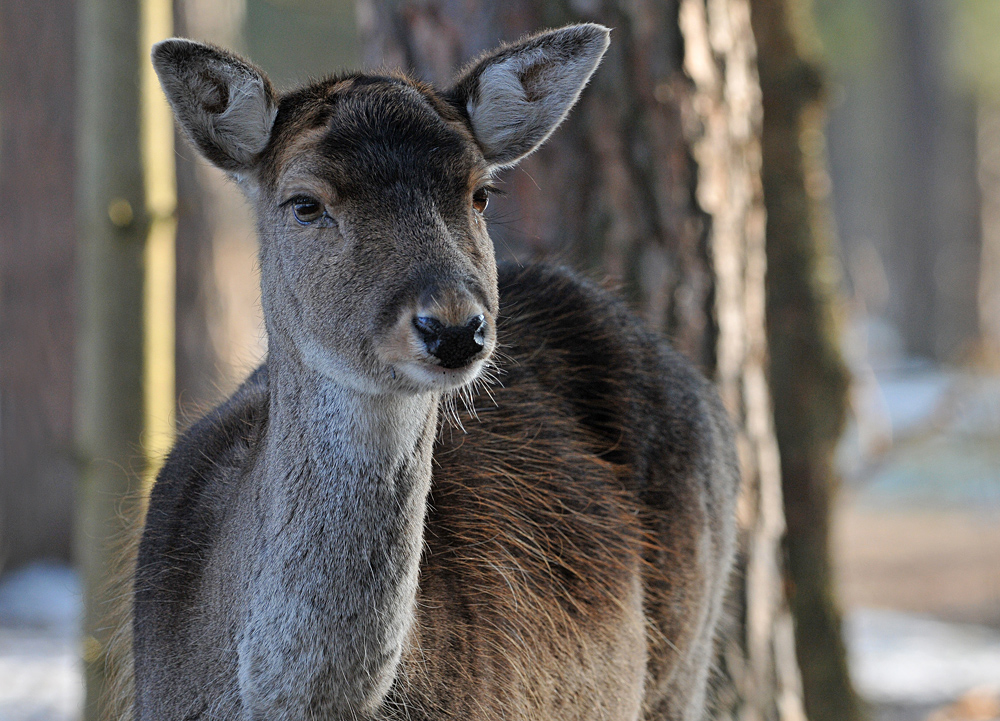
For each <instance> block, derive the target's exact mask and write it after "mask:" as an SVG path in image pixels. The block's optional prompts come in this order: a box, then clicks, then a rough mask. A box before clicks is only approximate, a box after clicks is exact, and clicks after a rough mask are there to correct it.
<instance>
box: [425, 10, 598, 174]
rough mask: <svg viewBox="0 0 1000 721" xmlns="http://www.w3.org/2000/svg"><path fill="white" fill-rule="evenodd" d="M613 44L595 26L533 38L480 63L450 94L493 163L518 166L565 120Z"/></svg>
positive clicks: (579, 27)
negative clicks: (466, 117)
mask: <svg viewBox="0 0 1000 721" xmlns="http://www.w3.org/2000/svg"><path fill="white" fill-rule="evenodd" d="M609 42H610V30H608V28H606V27H604V26H602V25H596V24H593V23H586V24H582V25H570V26H569V27H565V28H562V29H560V30H551V31H549V32H544V33H540V34H538V35H533V36H530V37H527V38H525V39H523V40H520V41H519V42H516V43H514V44H512V45H506V46H501V47H500V48H499V49H497V50H495V51H494V52H492V53H488V54H487V55H485V56H483V57H482V58H480V59H479V60H477V61H475V62H474V63H473V64H472V65H471V66H470V67H469V68H468V69H467V70H465V71H464V72H463V73H462V74H461V75H460V77H459V79H458V80H457V81H456V82H455V84H454V85H453V86H452V88H451V89H450V90H448V91H447V92H446V93H445V95H446V97H447V98H448V99H449V100H450V101H451V102H452V103H453V104H455V105H456V106H458V107H459V108H460V109H462V110H463V111H465V112H466V113H467V114H468V117H469V123H470V125H471V127H472V132H473V135H474V136H475V138H476V141H477V142H478V143H479V146H480V147H481V148H482V151H483V154H484V156H485V157H486V159H487V161H489V162H490V163H492V164H493V165H495V166H509V165H513V164H514V163H516V162H517V161H518V160H520V159H521V158H523V157H524V156H525V155H528V154H529V153H531V152H532V151H534V150H535V149H536V148H537V147H538V146H539V145H541V144H542V143H543V142H545V140H546V139H547V138H548V137H549V135H551V134H552V131H553V130H555V129H556V128H557V127H558V126H559V124H560V123H561V122H562V121H563V119H564V118H565V117H566V114H567V113H568V112H569V110H570V108H572V107H573V105H574V104H575V103H576V100H577V98H579V97H580V92H581V91H582V90H583V88H584V86H585V85H586V84H587V81H588V80H590V76H591V75H592V74H593V72H594V70H595V69H596V68H597V65H598V63H600V61H601V58H602V57H603V56H604V52H605V50H607V48H608V43H609Z"/></svg>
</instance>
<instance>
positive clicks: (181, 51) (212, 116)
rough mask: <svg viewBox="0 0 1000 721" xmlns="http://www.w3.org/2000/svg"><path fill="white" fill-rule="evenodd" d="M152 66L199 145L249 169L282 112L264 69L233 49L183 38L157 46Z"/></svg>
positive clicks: (225, 164) (214, 157)
mask: <svg viewBox="0 0 1000 721" xmlns="http://www.w3.org/2000/svg"><path fill="white" fill-rule="evenodd" d="M153 67H154V68H155V69H156V74H157V75H158V76H159V78H160V85H161V86H163V92H164V93H165V94H166V96H167V100H169V101H170V105H171V107H173V109H174V114H175V115H176V116H177V121H178V123H180V125H181V127H182V128H184V131H185V132H186V133H187V136H188V137H189V138H190V139H191V142H193V143H194V145H195V147H197V148H198V150H200V151H201V153H202V154H203V155H204V156H205V157H206V158H207V159H208V160H209V161H211V162H212V163H214V164H215V165H217V166H219V167H220V168H222V169H223V170H226V171H228V172H230V173H234V174H236V175H242V174H244V173H245V172H246V171H248V170H249V169H250V168H251V167H252V166H253V164H254V161H255V159H256V157H257V155H258V154H259V153H260V151H262V150H263V149H264V146H266V145H267V141H268V138H270V136H271V128H272V126H273V125H274V116H275V115H276V114H277V112H278V105H277V100H276V95H275V92H274V88H273V87H271V82H270V81H269V80H268V79H267V77H266V76H265V75H264V73H263V72H262V71H260V70H258V69H257V68H256V67H254V66H253V65H251V64H250V63H248V62H246V61H245V60H242V59H240V58H239V57H237V56H236V55H234V54H232V53H230V52H227V51H225V50H222V49H220V48H216V47H213V46H211V45H205V44H203V43H198V42H195V41H193V40H184V39H181V38H172V39H170V40H164V41H163V42H159V43H157V44H156V45H154V46H153Z"/></svg>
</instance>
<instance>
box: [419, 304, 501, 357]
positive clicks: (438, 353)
mask: <svg viewBox="0 0 1000 721" xmlns="http://www.w3.org/2000/svg"><path fill="white" fill-rule="evenodd" d="M413 327H414V328H416V329H417V333H418V334H419V335H420V337H421V339H423V341H424V346H426V348H427V352H428V353H430V354H431V355H432V356H434V357H435V358H437V359H438V360H439V361H441V366H442V367H444V368H461V367H462V366H464V365H468V363H469V361H471V360H472V358H473V357H474V356H476V355H477V354H479V353H480V351H482V350H483V348H484V347H485V346H486V341H485V340H484V338H483V335H484V334H485V333H486V318H484V317H483V316H482V315H477V316H473V317H472V319H471V320H470V321H469V322H468V323H466V324H465V325H450V326H447V325H445V324H444V323H442V322H441V321H439V320H438V319H437V318H433V317H431V316H427V315H421V316H417V317H416V318H414V319H413Z"/></svg>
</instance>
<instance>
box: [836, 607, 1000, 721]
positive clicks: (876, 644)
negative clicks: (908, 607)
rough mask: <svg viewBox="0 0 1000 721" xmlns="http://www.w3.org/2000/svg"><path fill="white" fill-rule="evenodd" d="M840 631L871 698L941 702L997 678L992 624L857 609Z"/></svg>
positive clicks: (998, 651) (998, 646)
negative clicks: (948, 621)
mask: <svg viewBox="0 0 1000 721" xmlns="http://www.w3.org/2000/svg"><path fill="white" fill-rule="evenodd" d="M844 635H845V641H846V643H847V649H848V658H849V661H850V667H851V676H852V677H853V679H854V683H855V686H856V687H857V689H858V691H859V692H860V693H861V694H862V695H863V696H864V697H865V698H866V699H868V700H869V701H873V702H876V703H885V704H892V703H900V704H943V703H948V702H950V701H952V700H954V699H956V698H958V697H959V696H961V695H962V694H963V693H965V692H966V691H968V690H969V689H970V688H974V687H977V686H990V685H995V684H998V683H1000V633H998V632H996V631H994V630H992V629H988V628H985V627H981V626H973V625H965V624H952V623H944V622H941V621H936V620H934V619H931V618H928V617H926V616H920V615H917V614H909V613H901V612H898V611H884V610H875V609H858V610H855V611H852V612H851V613H849V614H847V616H846V618H845V620H844Z"/></svg>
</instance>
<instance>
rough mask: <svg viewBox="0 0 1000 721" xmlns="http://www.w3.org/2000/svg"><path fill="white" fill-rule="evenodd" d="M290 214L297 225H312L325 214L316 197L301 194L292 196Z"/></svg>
mask: <svg viewBox="0 0 1000 721" xmlns="http://www.w3.org/2000/svg"><path fill="white" fill-rule="evenodd" d="M292 214H293V215H294V216H295V220H296V222H298V224H299V225H312V224H313V223H315V222H316V221H317V220H319V219H320V218H322V217H323V216H324V215H325V214H326V209H325V208H324V207H323V204H322V203H321V202H319V201H318V200H316V198H310V197H309V196H308V195H301V196H299V197H297V198H292Z"/></svg>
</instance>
